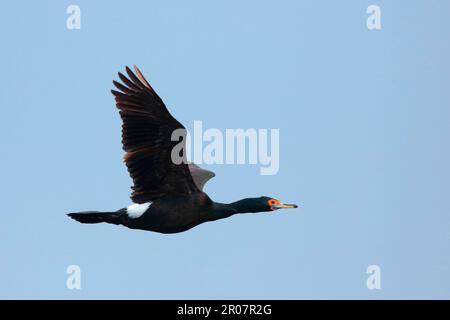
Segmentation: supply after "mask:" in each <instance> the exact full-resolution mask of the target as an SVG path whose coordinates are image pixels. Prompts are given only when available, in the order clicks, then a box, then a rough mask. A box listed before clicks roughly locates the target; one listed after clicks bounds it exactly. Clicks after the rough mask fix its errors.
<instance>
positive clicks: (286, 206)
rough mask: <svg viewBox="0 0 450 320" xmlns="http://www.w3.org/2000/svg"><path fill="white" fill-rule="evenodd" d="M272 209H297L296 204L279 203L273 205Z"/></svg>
mask: <svg viewBox="0 0 450 320" xmlns="http://www.w3.org/2000/svg"><path fill="white" fill-rule="evenodd" d="M272 208H273V209H295V208H298V206H297V205H296V204H287V203H280V204H275V205H273V206H272Z"/></svg>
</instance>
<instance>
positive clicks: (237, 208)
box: [213, 199, 258, 220]
mask: <svg viewBox="0 0 450 320" xmlns="http://www.w3.org/2000/svg"><path fill="white" fill-rule="evenodd" d="M248 200H249V199H242V200H239V201H236V202H233V203H218V202H214V204H213V207H214V210H213V212H214V215H213V220H217V219H224V218H228V217H230V216H232V215H234V214H236V213H250V212H258V210H255V209H254V208H253V209H252V207H251V206H250V205H249V203H248Z"/></svg>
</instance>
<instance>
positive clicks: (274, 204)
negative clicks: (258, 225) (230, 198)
mask: <svg viewBox="0 0 450 320" xmlns="http://www.w3.org/2000/svg"><path fill="white" fill-rule="evenodd" d="M238 203H239V207H240V211H241V212H270V211H275V210H279V209H294V208H297V207H298V206H297V205H296V204H285V203H282V202H281V201H279V200H277V199H274V198H271V197H265V196H263V197H259V198H248V199H244V200H241V201H238Z"/></svg>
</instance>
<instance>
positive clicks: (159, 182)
mask: <svg viewBox="0 0 450 320" xmlns="http://www.w3.org/2000/svg"><path fill="white" fill-rule="evenodd" d="M134 70H135V72H136V74H134V73H133V72H132V71H131V70H130V68H128V67H126V72H127V74H128V77H126V76H124V75H123V74H122V73H120V72H119V78H120V80H122V82H123V84H121V83H119V82H116V81H113V83H114V85H115V86H116V88H117V89H119V90H120V92H119V91H115V90H111V92H112V94H113V95H114V96H115V98H116V105H117V108H118V109H119V110H120V111H119V112H120V117H121V118H122V121H123V124H122V144H123V149H124V150H125V152H126V154H125V156H124V162H125V164H126V166H127V168H128V172H129V173H130V176H131V178H132V179H133V183H134V186H133V187H132V189H133V193H132V195H131V199H132V200H133V202H135V203H145V202H148V201H153V200H155V199H157V198H160V197H162V196H165V195H187V194H191V193H195V192H198V191H199V189H198V188H197V186H196V185H195V183H194V181H193V178H192V176H191V173H190V170H189V167H188V165H187V164H186V162H185V161H183V163H181V164H175V163H174V162H173V161H172V159H171V153H172V149H173V148H174V147H175V146H176V145H177V144H179V143H180V142H178V141H171V136H172V133H173V131H174V130H176V129H184V127H183V125H182V124H181V123H180V122H178V121H177V120H176V119H175V118H174V117H173V116H172V115H171V114H170V113H169V111H168V110H167V108H166V106H165V105H164V102H163V101H162V100H161V98H160V97H159V96H158V95H157V94H156V92H155V91H154V90H153V88H152V87H151V86H150V84H149V83H148V82H147V80H145V78H144V76H143V75H142V73H141V72H140V71H139V69H138V68H137V67H136V66H135V67H134ZM183 143H185V139H183ZM182 150H185V148H183V149H182ZM184 156H185V155H183V157H184Z"/></svg>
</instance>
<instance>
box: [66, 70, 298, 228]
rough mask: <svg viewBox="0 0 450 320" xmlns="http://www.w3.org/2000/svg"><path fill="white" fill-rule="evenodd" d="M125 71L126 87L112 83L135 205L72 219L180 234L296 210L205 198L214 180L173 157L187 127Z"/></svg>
mask: <svg viewBox="0 0 450 320" xmlns="http://www.w3.org/2000/svg"><path fill="white" fill-rule="evenodd" d="M126 71H127V74H128V76H129V78H127V77H125V76H124V75H123V74H121V73H119V77H120V79H121V80H122V81H123V83H124V85H123V84H120V83H118V82H115V81H114V82H113V83H114V85H115V86H116V87H117V88H118V89H119V90H120V91H121V92H118V91H114V90H113V91H112V93H113V94H114V96H115V97H116V105H117V107H118V109H119V112H120V115H121V118H122V121H123V125H122V143H123V146H124V150H125V151H126V154H125V157H124V161H125V164H126V165H127V167H128V171H129V173H130V175H131V177H132V179H133V182H134V186H133V193H132V196H131V198H132V200H133V202H134V204H132V205H131V206H129V207H127V208H123V209H120V210H117V211H115V212H97V211H86V212H78V213H70V214H69V216H70V217H71V218H73V219H75V220H77V221H79V222H82V223H101V222H106V223H111V224H117V225H123V226H126V227H128V228H131V229H141V230H147V231H155V232H160V233H178V232H183V231H186V230H189V229H191V228H193V227H195V226H197V225H199V224H201V223H204V222H208V221H215V220H218V219H223V218H227V217H230V216H232V215H234V214H237V213H247V212H266V211H267V212H271V211H275V210H277V209H281V208H296V207H297V206H296V205H284V204H282V203H281V202H279V201H278V200H275V199H273V198H269V197H259V198H247V199H243V200H240V201H237V202H234V203H231V204H221V203H217V202H214V201H212V200H211V199H210V198H209V196H208V195H207V194H206V193H204V192H203V186H204V185H205V183H206V182H207V181H208V180H209V179H211V178H212V177H214V176H215V174H214V173H213V172H211V171H207V170H204V169H202V168H200V167H198V166H196V165H194V164H188V163H187V162H186V161H185V155H184V154H183V152H184V151H183V149H181V150H182V151H181V153H180V154H178V156H179V157H180V158H181V159H182V160H184V161H181V162H180V161H178V160H179V159H178V158H177V159H174V158H173V157H174V154H173V152H172V151H173V150H174V148H175V147H176V145H177V144H178V143H179V142H177V141H172V133H173V132H174V131H175V130H185V129H184V127H183V126H182V125H181V123H179V122H178V121H177V120H176V119H175V118H174V117H173V116H172V115H171V114H170V113H169V111H168V110H167V108H166V106H165V105H164V103H163V102H162V100H161V98H160V97H159V96H158V95H157V94H156V92H155V91H154V90H153V88H152V87H151V86H150V84H149V83H148V82H147V81H146V80H145V78H144V77H143V75H142V73H141V72H140V71H139V69H138V68H137V67H135V71H136V74H137V76H136V75H135V74H134V73H133V72H132V71H131V70H130V69H129V68H128V67H127V68H126ZM183 143H185V142H184V141H183Z"/></svg>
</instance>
